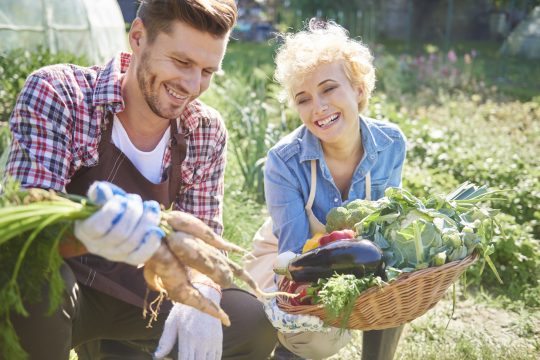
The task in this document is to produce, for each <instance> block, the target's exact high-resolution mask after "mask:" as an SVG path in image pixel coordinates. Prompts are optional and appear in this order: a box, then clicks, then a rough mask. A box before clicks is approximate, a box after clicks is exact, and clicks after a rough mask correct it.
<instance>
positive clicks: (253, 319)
mask: <svg viewBox="0 0 540 360" xmlns="http://www.w3.org/2000/svg"><path fill="white" fill-rule="evenodd" d="M221 307H222V308H223V310H224V311H225V312H226V313H227V314H228V315H229V318H230V319H231V326H230V327H228V328H224V332H223V358H224V359H235V360H243V359H246V360H259V359H260V360H265V359H266V358H267V357H268V356H269V355H270V354H271V352H272V350H273V349H274V346H275V344H276V343H277V333H276V330H275V329H274V327H273V326H272V324H270V322H269V321H268V319H267V318H266V315H265V313H264V309H263V304H262V303H261V302H260V301H259V300H257V299H256V298H255V296H253V295H252V294H250V293H248V292H246V291H243V290H240V289H234V288H232V289H226V290H224V291H223V298H222V301H221Z"/></svg>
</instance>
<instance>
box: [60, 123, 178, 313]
mask: <svg viewBox="0 0 540 360" xmlns="http://www.w3.org/2000/svg"><path fill="white" fill-rule="evenodd" d="M112 127H113V114H112V113H109V114H108V126H107V127H106V128H105V129H102V136H101V141H100V143H99V147H98V151H99V161H98V164H97V165H96V166H92V167H83V168H81V169H79V170H78V171H77V172H76V173H75V175H74V176H73V177H72V179H71V182H70V183H69V184H68V185H67V186H66V190H67V192H68V193H70V194H78V195H83V196H86V192H87V191H88V188H89V187H90V185H91V184H92V183H93V182H94V181H108V182H111V183H113V184H115V185H117V186H119V187H121V188H122V189H124V190H125V191H126V192H128V193H135V194H139V195H140V196H141V197H142V199H143V200H155V201H157V202H159V203H160V204H162V205H163V206H165V208H169V207H170V206H171V205H172V204H173V203H174V201H175V199H176V196H177V195H178V191H179V190H180V186H181V177H180V166H181V165H182V161H183V160H184V158H185V157H186V140H185V137H184V136H183V134H179V133H178V130H177V126H176V120H171V166H169V168H168V169H167V177H166V179H165V180H164V181H162V182H161V183H159V184H154V183H152V182H150V181H149V180H148V179H146V178H145V177H144V176H143V175H142V174H141V173H140V172H139V170H137V168H136V167H135V166H134V165H133V163H132V162H131V161H130V160H129V159H128V158H127V157H126V155H124V153H122V152H121V151H120V149H118V148H117V147H116V146H115V145H114V144H113V143H112V141H111V134H112ZM66 262H67V263H68V264H69V265H70V267H71V269H72V270H73V272H74V273H75V276H76V277H77V281H78V282H79V283H80V284H82V285H86V286H89V287H92V288H94V289H96V290H99V291H101V292H104V293H106V294H108V295H111V296H113V297H115V298H118V299H120V300H122V301H125V302H127V303H129V304H132V305H135V306H139V307H141V308H142V307H143V306H144V299H145V297H146V293H147V286H146V282H145V280H144V277H143V269H142V268H137V267H135V266H132V265H128V264H124V263H119V262H112V261H108V260H106V259H104V258H102V257H100V256H97V255H92V254H86V255H83V256H77V257H73V258H70V259H66ZM156 296H157V293H152V292H151V293H150V295H149V300H150V301H151V300H152V299H154V298H155V297H156ZM170 307H171V304H170V303H169V302H167V304H165V303H164V304H163V306H161V308H160V310H161V311H162V312H165V311H169V310H170Z"/></svg>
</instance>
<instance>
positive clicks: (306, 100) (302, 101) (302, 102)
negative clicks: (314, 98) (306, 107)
mask: <svg viewBox="0 0 540 360" xmlns="http://www.w3.org/2000/svg"><path fill="white" fill-rule="evenodd" d="M308 101H309V99H300V100H298V101H297V102H296V103H297V104H298V105H302V104H305V103H307V102H308Z"/></svg>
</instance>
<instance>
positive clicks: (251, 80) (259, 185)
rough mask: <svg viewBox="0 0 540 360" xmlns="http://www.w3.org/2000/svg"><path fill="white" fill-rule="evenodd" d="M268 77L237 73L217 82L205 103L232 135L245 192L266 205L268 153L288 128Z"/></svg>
mask: <svg viewBox="0 0 540 360" xmlns="http://www.w3.org/2000/svg"><path fill="white" fill-rule="evenodd" d="M275 90H276V87H275V86H273V85H271V84H270V83H269V78H268V75H267V73H266V72H265V71H264V70H263V69H259V68H255V69H253V72H252V74H250V75H243V74H241V73H235V74H234V75H232V76H226V77H223V78H219V79H216V83H215V84H214V86H213V88H212V89H211V90H210V91H209V92H208V93H207V94H206V95H205V97H204V100H205V101H206V102H207V103H208V104H210V105H212V106H214V107H216V108H217V109H219V110H220V112H221V114H222V116H223V117H224V119H225V122H226V124H227V129H228V132H229V139H230V142H229V151H231V152H232V153H233V154H234V159H235V161H236V163H237V165H238V167H239V169H240V172H241V176H242V178H243V180H244V182H243V185H242V189H243V190H244V191H245V192H247V193H249V194H251V195H252V196H253V197H254V198H255V200H257V201H258V202H260V203H263V202H264V184H263V167H264V163H265V160H266V154H267V152H268V149H269V148H270V147H271V146H272V145H273V144H275V143H276V142H277V141H278V140H279V138H280V137H281V136H283V135H284V134H285V133H286V132H287V131H288V128H287V127H286V126H285V125H284V124H283V123H282V121H283V120H282V114H284V113H283V111H282V106H281V104H279V103H278V102H277V100H276V96H275Z"/></svg>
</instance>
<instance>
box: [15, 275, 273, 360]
mask: <svg viewBox="0 0 540 360" xmlns="http://www.w3.org/2000/svg"><path fill="white" fill-rule="evenodd" d="M62 275H63V278H64V281H65V284H66V288H65V297H64V300H63V303H62V305H61V306H60V307H59V308H58V310H57V311H56V312H55V313H54V314H52V316H46V315H45V314H46V311H47V306H48V303H47V301H43V302H41V303H36V304H30V305H28V306H27V310H28V311H29V313H30V316H29V317H20V316H13V317H12V319H11V320H12V322H13V324H14V326H15V330H16V331H17V334H18V336H19V338H20V340H21V344H22V346H23V349H24V350H25V351H26V352H27V353H28V354H29V355H30V356H29V359H30V360H50V359H54V360H68V359H69V353H70V349H72V348H75V349H76V351H77V354H78V356H79V359H80V360H113V359H116V360H120V359H134V360H138V359H141V360H142V359H145V360H147V359H152V355H151V354H152V352H153V351H154V350H155V349H156V347H157V343H158V341H159V338H160V336H161V332H162V331H163V325H164V323H165V320H166V318H167V315H168V314H160V315H159V316H158V319H157V321H155V322H154V323H153V324H152V328H147V327H146V326H147V323H148V320H145V319H143V317H142V309H141V308H139V307H136V306H133V305H130V304H127V303H125V302H123V301H121V300H118V299H116V298H113V297H111V296H109V295H107V294H104V293H102V292H100V291H97V290H94V289H92V288H89V287H86V286H81V285H79V284H77V281H76V279H75V276H74V275H73V272H72V271H71V269H70V268H69V267H68V266H67V265H64V266H63V267H62ZM47 294H48V289H44V296H43V299H47ZM221 307H222V308H223V310H224V311H225V312H226V313H227V314H228V315H229V318H230V319H231V326H230V327H224V328H223V359H230V360H233V359H234V360H259V359H260V360H265V359H267V358H268V356H269V355H270V353H271V352H272V350H273V348H274V346H275V344H276V342H277V337H276V331H275V329H274V328H273V327H272V325H271V324H270V322H269V321H268V320H267V318H266V316H265V314H264V310H263V306H262V303H260V302H259V301H258V300H257V299H256V298H255V297H254V296H253V295H251V294H249V293H248V292H246V291H243V290H240V289H225V290H223V297H222V301H221ZM175 355H176V354H175V353H174V354H171V356H172V357H175Z"/></svg>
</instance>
